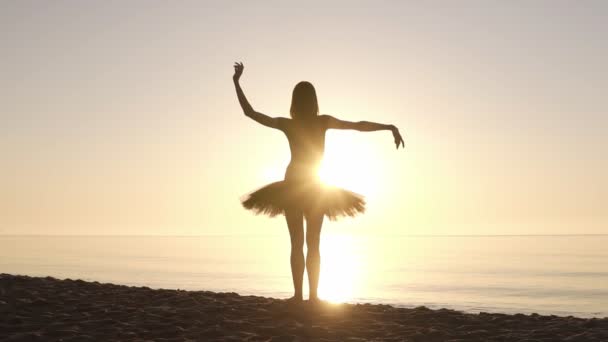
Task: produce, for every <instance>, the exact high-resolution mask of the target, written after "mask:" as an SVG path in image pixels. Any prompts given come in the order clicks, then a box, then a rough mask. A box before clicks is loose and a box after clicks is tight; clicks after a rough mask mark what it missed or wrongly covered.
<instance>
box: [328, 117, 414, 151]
mask: <svg viewBox="0 0 608 342" xmlns="http://www.w3.org/2000/svg"><path fill="white" fill-rule="evenodd" d="M321 117H323V118H324V119H325V120H327V128H333V129H353V130H356V131H360V132H373V131H391V132H392V133H393V138H394V139H395V147H396V148H399V145H401V146H402V147H403V148H405V143H404V142H403V138H402V137H401V134H400V133H399V129H398V128H397V127H396V126H395V125H385V124H381V123H377V122H371V121H358V122H352V121H345V120H340V119H336V118H334V117H333V116H331V115H321Z"/></svg>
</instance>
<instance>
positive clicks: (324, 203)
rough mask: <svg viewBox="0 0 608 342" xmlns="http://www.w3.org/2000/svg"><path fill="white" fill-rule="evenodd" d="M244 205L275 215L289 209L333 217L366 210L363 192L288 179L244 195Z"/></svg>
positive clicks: (259, 212)
mask: <svg viewBox="0 0 608 342" xmlns="http://www.w3.org/2000/svg"><path fill="white" fill-rule="evenodd" d="M242 204H243V207H245V208H246V209H249V210H252V211H253V212H255V213H256V214H265V215H268V216H270V217H274V216H277V215H280V214H284V213H285V210H287V209H295V210H301V211H302V212H305V213H306V212H319V211H320V212H322V213H323V214H325V216H327V217H328V218H329V219H330V220H336V219H337V218H339V217H343V216H351V217H352V216H355V215H357V214H359V213H363V212H364V211H365V200H364V198H363V196H361V195H359V194H357V193H354V192H352V191H348V190H345V189H341V188H338V187H333V186H327V185H323V184H321V183H320V182H315V181H305V182H302V181H293V180H284V181H280V182H274V183H270V184H268V185H266V186H264V187H262V188H260V189H258V190H256V191H254V192H252V193H250V194H248V195H245V197H244V198H243V199H242Z"/></svg>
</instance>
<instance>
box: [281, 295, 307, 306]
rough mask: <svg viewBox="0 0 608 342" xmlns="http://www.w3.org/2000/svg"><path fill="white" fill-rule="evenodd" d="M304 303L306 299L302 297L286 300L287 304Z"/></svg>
mask: <svg viewBox="0 0 608 342" xmlns="http://www.w3.org/2000/svg"><path fill="white" fill-rule="evenodd" d="M303 301H304V299H303V298H302V296H301V295H300V296H293V297H291V298H287V299H285V302H286V303H287V304H300V303H302V302H303Z"/></svg>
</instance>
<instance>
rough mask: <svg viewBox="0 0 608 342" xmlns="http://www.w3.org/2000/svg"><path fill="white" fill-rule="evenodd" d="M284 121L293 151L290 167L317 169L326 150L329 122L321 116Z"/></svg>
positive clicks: (285, 130) (284, 128)
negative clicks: (326, 133)
mask: <svg viewBox="0 0 608 342" xmlns="http://www.w3.org/2000/svg"><path fill="white" fill-rule="evenodd" d="M284 120H285V121H284V124H283V132H284V133H285V136H286V137H287V140H288V141H289V149H290V151H291V162H290V163H289V165H290V167H291V166H293V167H303V168H316V167H317V166H318V165H319V163H320V162H321V159H322V158H323V152H324V150H325V132H326V131H327V120H324V118H323V117H320V116H315V117H312V118H309V119H306V120H304V119H284Z"/></svg>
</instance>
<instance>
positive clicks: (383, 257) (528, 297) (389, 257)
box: [0, 234, 608, 317]
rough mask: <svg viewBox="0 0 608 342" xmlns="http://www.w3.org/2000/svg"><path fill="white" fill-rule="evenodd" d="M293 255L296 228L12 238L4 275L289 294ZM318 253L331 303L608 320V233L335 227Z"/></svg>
mask: <svg viewBox="0 0 608 342" xmlns="http://www.w3.org/2000/svg"><path fill="white" fill-rule="evenodd" d="M289 253H290V250H289V237H288V236H287V234H285V236H283V235H269V236H265V235H255V236H252V235H230V236H6V235H4V236H0V273H9V274H19V275H29V276H52V277H55V278H60V279H64V278H70V279H83V280H88V281H99V282H102V283H115V284H124V285H132V286H148V287H151V288H167V289H186V290H207V291H217V292H237V293H239V294H242V295H257V296H268V297H275V298H287V297H290V296H291V295H292V294H293V285H292V278H291V272H290V264H289ZM321 258H322V261H321V269H322V270H321V277H320V285H319V294H320V297H321V298H322V299H326V300H328V301H331V302H346V303H382V304H391V305H394V306H399V307H417V306H426V307H429V308H434V309H436V308H449V309H455V310H461V311H465V312H472V313H477V312H499V313H524V314H530V313H538V314H546V315H559V316H570V315H572V316H578V317H608V235H533V236H530V235H525V236H521V235H513V236H510V235H506V236H505V235H500V236H400V235H399V236H395V235H390V236H389V235H386V236H366V235H346V234H343V235H340V234H335V235H329V234H328V235H323V236H322V241H321ZM304 281H305V283H304V287H305V288H306V287H307V282H306V277H305V280H304ZM305 293H306V291H305Z"/></svg>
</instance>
